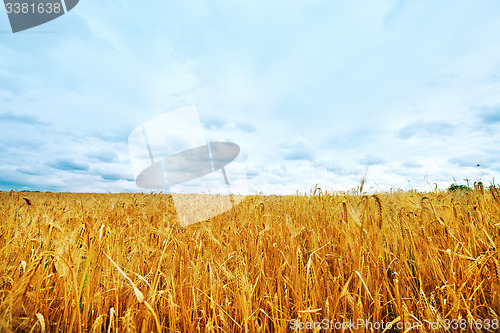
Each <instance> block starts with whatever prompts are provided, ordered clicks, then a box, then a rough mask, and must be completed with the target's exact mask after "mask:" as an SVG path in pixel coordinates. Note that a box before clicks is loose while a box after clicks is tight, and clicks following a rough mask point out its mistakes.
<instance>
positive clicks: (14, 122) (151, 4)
mask: <svg viewBox="0 0 500 333" xmlns="http://www.w3.org/2000/svg"><path fill="white" fill-rule="evenodd" d="M498 36H500V2H498V0H490V1H487V0H479V1H460V0H455V1H451V0H443V1H428V0H421V1H397V0H384V1H382V0H365V1H363V0H355V1H331V0H308V1H302V0H288V1H278V0H277V1H267V0H266V1H263V0H252V1H249V0H240V1H226V0H210V1H209V0H198V1H195V0H185V1H148V2H147V4H146V3H145V2H131V1H122V0H82V1H80V2H79V4H78V5H77V6H76V7H75V8H74V9H73V10H71V11H70V12H68V13H66V14H65V15H63V16H61V17H59V18H57V19H55V20H53V21H50V22H48V23H46V24H43V25H40V26H38V27H34V28H32V29H29V30H26V31H22V32H18V33H12V31H11V27H10V24H9V20H8V17H7V14H6V11H5V10H4V9H3V8H2V9H0V190H10V189H16V190H39V191H54V192H67V191H71V192H147V191H148V190H147V189H143V188H140V187H139V186H138V185H137V184H136V182H135V176H136V174H135V173H134V170H133V168H132V161H131V156H130V154H129V141H128V139H129V135H130V134H131V133H132V132H133V131H134V129H136V128H138V127H140V126H141V124H144V123H146V122H148V121H150V120H151V119H154V118H155V117H158V116H160V115H162V114H164V113H166V112H170V111H174V110H177V109H179V108H182V107H186V106H195V107H196V110H197V112H198V116H199V119H200V122H201V124H202V127H203V133H204V135H205V138H206V140H207V141H220V142H233V143H236V144H238V145H239V147H240V148H241V151H240V154H241V155H240V158H241V159H242V161H243V163H244V166H245V170H246V179H247V183H248V192H249V193H244V194H250V193H264V194H294V193H296V192H297V191H299V193H310V190H311V189H314V188H315V186H316V184H319V185H318V186H319V187H321V188H322V190H324V191H325V190H326V191H348V190H351V189H353V188H356V187H358V186H359V185H360V183H361V180H362V179H363V178H364V177H366V180H365V185H364V186H365V187H364V189H365V190H366V191H369V192H370V191H371V192H384V191H390V190H398V189H402V190H410V189H413V190H418V191H432V190H434V189H435V188H436V187H437V188H439V189H446V188H447V187H448V186H449V185H450V184H452V183H455V182H457V183H460V184H464V183H465V179H468V180H469V181H470V182H471V183H473V182H475V181H481V182H483V183H484V184H485V185H486V186H488V185H490V184H491V183H493V182H494V181H495V179H496V180H499V181H500V177H499V174H500V131H499V129H500V38H499V37H498ZM365 175H366V176H365ZM156 191H158V190H156ZM166 191H168V189H166Z"/></svg>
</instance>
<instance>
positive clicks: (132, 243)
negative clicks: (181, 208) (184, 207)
mask: <svg viewBox="0 0 500 333" xmlns="http://www.w3.org/2000/svg"><path fill="white" fill-rule="evenodd" d="M0 221H1V222H0V331H1V332H159V331H161V332H290V331H309V332H312V331H315V332H319V331H321V332H448V331H449V332H497V331H500V328H499V327H500V326H499V319H500V318H499V314H500V281H499V279H500V254H499V244H500V190H498V189H497V188H495V187H493V186H492V187H490V188H483V186H482V185H481V184H478V186H476V188H475V189H473V190H471V191H456V192H445V191H435V192H431V193H419V192H414V191H411V192H402V191H397V192H392V193H380V194H376V195H363V194H360V193H357V192H354V191H353V192H352V193H327V192H323V191H322V190H321V189H320V188H316V189H315V190H314V191H312V192H311V194H310V195H295V196H249V197H247V198H246V199H245V200H244V201H243V202H242V203H241V204H239V205H237V206H236V207H235V208H234V209H232V210H230V211H228V212H226V213H224V214H222V215H219V216H216V217H214V218H211V219H210V220H208V221H206V222H202V223H198V224H194V225H191V226H188V227H181V226H180V225H179V223H178V221H177V220H176V214H175V207H174V205H173V202H172V198H171V196H169V195H165V194H130V193H129V194H76V193H33V192H15V191H11V192H0ZM353 323H356V325H353Z"/></svg>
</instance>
